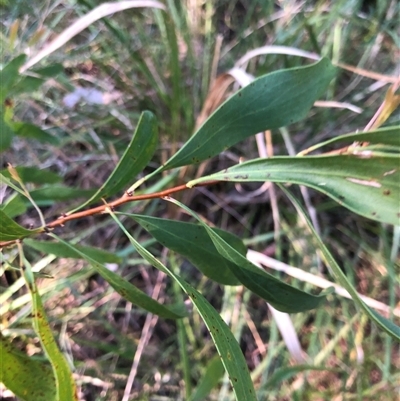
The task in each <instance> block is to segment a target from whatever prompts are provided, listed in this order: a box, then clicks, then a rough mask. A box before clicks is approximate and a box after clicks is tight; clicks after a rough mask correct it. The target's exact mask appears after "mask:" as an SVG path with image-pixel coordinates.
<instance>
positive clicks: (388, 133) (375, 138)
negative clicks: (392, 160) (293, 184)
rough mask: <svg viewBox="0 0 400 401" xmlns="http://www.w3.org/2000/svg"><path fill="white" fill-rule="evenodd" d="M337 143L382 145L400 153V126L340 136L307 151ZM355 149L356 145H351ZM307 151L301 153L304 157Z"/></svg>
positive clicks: (359, 148)
mask: <svg viewBox="0 0 400 401" xmlns="http://www.w3.org/2000/svg"><path fill="white" fill-rule="evenodd" d="M337 142H347V143H348V144H349V143H352V142H361V143H362V142H368V143H369V144H381V145H387V146H389V147H390V149H392V150H393V151H397V152H400V126H395V127H385V128H380V129H377V130H374V131H366V132H355V133H350V134H345V135H339V136H336V137H334V138H331V139H329V140H327V141H325V142H321V143H318V144H316V145H314V146H311V147H310V148H308V149H306V151H307V153H309V152H312V151H314V150H316V149H319V148H321V147H323V146H326V145H331V144H333V143H337ZM351 146H352V147H355V146H354V145H351ZM364 146H365V145H364ZM363 150H365V148H363V147H361V146H359V147H358V148H357V151H358V152H362V151H363ZM304 152H305V151H302V152H300V153H299V155H302V154H303V153H304Z"/></svg>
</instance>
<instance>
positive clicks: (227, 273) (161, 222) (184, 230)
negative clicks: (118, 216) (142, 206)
mask: <svg viewBox="0 0 400 401" xmlns="http://www.w3.org/2000/svg"><path fill="white" fill-rule="evenodd" d="M126 215H127V216H130V217H132V218H133V219H134V220H136V221H137V222H138V223H139V224H140V225H141V226H142V227H143V228H144V229H145V230H147V231H148V232H149V233H150V234H151V235H152V236H153V237H154V238H155V239H156V240H157V241H158V242H160V243H161V244H162V245H164V246H165V247H167V248H168V249H171V250H173V251H175V252H177V253H179V254H181V255H182V256H184V257H185V258H187V259H188V260H189V261H190V262H191V263H193V265H194V266H196V267H197V268H198V269H199V270H200V271H201V272H202V273H203V274H205V275H206V276H207V277H209V278H211V279H212V280H214V281H216V282H218V283H221V284H225V285H239V284H240V282H239V280H238V279H237V278H236V277H235V275H234V274H232V269H235V268H236V266H235V265H234V264H233V263H232V262H230V261H229V260H227V259H225V258H224V257H222V256H221V255H220V254H219V252H218V251H217V250H216V248H215V246H214V244H213V242H212V241H211V239H210V236H209V235H208V234H207V231H206V230H205V229H204V227H203V226H201V225H199V224H193V223H184V222H180V221H174V220H167V219H159V218H156V217H150V216H142V215H138V214H126ZM213 230H214V231H215V232H216V233H217V234H218V235H220V236H221V237H222V238H223V239H224V240H225V241H226V242H228V243H229V244H230V245H231V246H232V247H233V248H235V249H236V250H237V251H238V252H240V253H241V254H242V255H243V256H245V255H246V252H247V249H246V246H245V245H244V244H243V242H242V241H241V240H240V239H239V238H238V237H236V236H235V235H233V234H231V233H228V232H226V231H223V230H219V229H215V228H213ZM228 264H230V265H231V266H228Z"/></svg>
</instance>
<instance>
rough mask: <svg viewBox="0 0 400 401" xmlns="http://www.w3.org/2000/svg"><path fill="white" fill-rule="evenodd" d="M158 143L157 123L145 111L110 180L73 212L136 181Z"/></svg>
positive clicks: (150, 114)
mask: <svg viewBox="0 0 400 401" xmlns="http://www.w3.org/2000/svg"><path fill="white" fill-rule="evenodd" d="M157 143H158V131H157V121H156V119H155V117H154V115H153V114H152V113H150V112H149V111H145V112H143V113H142V115H141V116H140V119H139V122H138V126H137V128H136V131H135V133H134V134H133V137H132V140H131V142H130V144H129V145H128V147H127V149H126V151H125V153H124V154H123V155H122V158H121V160H120V161H119V163H118V165H117V167H116V168H115V169H114V171H113V172H112V174H111V175H110V177H109V178H108V180H107V181H106V182H105V183H104V184H103V185H102V186H101V187H100V189H99V190H98V191H97V192H96V193H95V194H94V195H93V196H92V197H91V198H90V199H89V200H88V201H86V202H85V203H84V204H82V205H81V206H79V207H78V208H76V209H74V210H73V212H75V211H77V210H79V209H81V208H83V207H85V206H87V205H88V204H90V203H93V202H96V201H98V200H100V199H101V198H108V197H110V196H112V195H114V194H116V193H117V192H119V191H120V190H121V189H123V188H124V187H125V186H126V185H127V184H128V183H130V182H131V181H132V180H134V179H135V177H136V176H137V175H138V174H139V173H140V172H141V171H142V170H143V169H144V168H145V167H146V166H147V164H148V162H149V161H150V159H151V158H152V156H153V154H154V152H155V150H156V147H157Z"/></svg>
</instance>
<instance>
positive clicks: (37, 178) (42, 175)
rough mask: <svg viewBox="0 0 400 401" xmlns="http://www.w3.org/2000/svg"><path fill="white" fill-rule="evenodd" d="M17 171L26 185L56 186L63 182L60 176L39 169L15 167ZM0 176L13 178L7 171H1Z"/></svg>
mask: <svg viewBox="0 0 400 401" xmlns="http://www.w3.org/2000/svg"><path fill="white" fill-rule="evenodd" d="M15 169H16V170H17V173H18V175H19V177H20V178H21V180H22V182H24V183H26V182H33V183H35V184H55V183H57V182H60V181H61V180H62V178H61V177H60V176H59V175H58V174H56V173H53V172H51V171H48V170H42V169H39V168H37V167H15ZM0 174H1V175H3V176H4V177H7V178H11V175H10V173H9V171H8V170H7V169H3V170H0Z"/></svg>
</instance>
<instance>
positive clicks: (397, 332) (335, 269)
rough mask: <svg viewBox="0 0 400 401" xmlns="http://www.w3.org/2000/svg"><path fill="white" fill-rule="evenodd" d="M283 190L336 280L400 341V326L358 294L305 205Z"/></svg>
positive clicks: (383, 327) (386, 330) (362, 307)
mask: <svg viewBox="0 0 400 401" xmlns="http://www.w3.org/2000/svg"><path fill="white" fill-rule="evenodd" d="M279 186H280V188H281V190H282V191H283V192H285V194H286V195H287V197H288V198H289V199H290V201H291V202H292V203H293V205H294V206H295V208H296V210H297V212H298V213H299V215H300V216H301V217H302V218H303V219H304V221H305V222H306V223H307V225H308V227H309V229H310V231H311V234H312V235H313V237H314V238H315V240H316V241H317V243H318V247H319V250H320V251H321V254H322V256H323V258H324V260H325V263H326V264H327V265H328V266H329V267H330V269H331V273H332V274H333V276H334V278H335V279H336V281H337V282H338V283H339V284H340V285H341V286H342V287H343V288H345V289H346V290H347V292H348V293H349V294H350V296H351V298H352V299H353V301H354V302H355V303H356V304H357V305H358V306H359V307H360V308H361V309H362V310H363V311H364V312H365V313H366V314H367V315H368V316H369V317H370V318H371V319H372V320H373V321H374V322H375V323H376V324H377V325H378V326H379V327H381V328H382V329H383V330H384V331H385V332H386V333H388V334H389V335H391V336H392V337H393V338H395V339H396V340H397V341H399V342H400V327H399V326H397V325H396V324H395V323H394V322H393V321H391V320H389V319H386V318H385V317H383V316H382V315H380V314H379V313H378V312H376V311H375V310H373V309H372V308H370V307H369V306H368V305H367V304H366V303H365V302H364V301H363V300H362V299H361V298H360V296H359V295H358V293H357V291H356V289H355V288H354V287H353V285H352V284H351V283H350V281H349V280H348V278H347V277H346V274H345V273H344V271H343V270H342V269H341V268H340V266H339V265H338V264H337V263H336V260H335V258H334V257H333V256H332V254H331V253H330V252H329V250H328V248H327V247H326V246H325V244H324V242H323V241H322V239H321V238H320V236H319V235H318V233H317V232H316V231H315V229H314V227H313V225H312V223H311V221H310V219H309V218H308V217H307V214H306V212H305V211H304V209H303V207H302V206H301V205H300V203H299V202H298V200H297V199H296V198H295V197H294V196H293V195H292V194H291V193H290V192H289V191H288V190H287V189H286V188H285V187H284V186H282V185H279Z"/></svg>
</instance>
